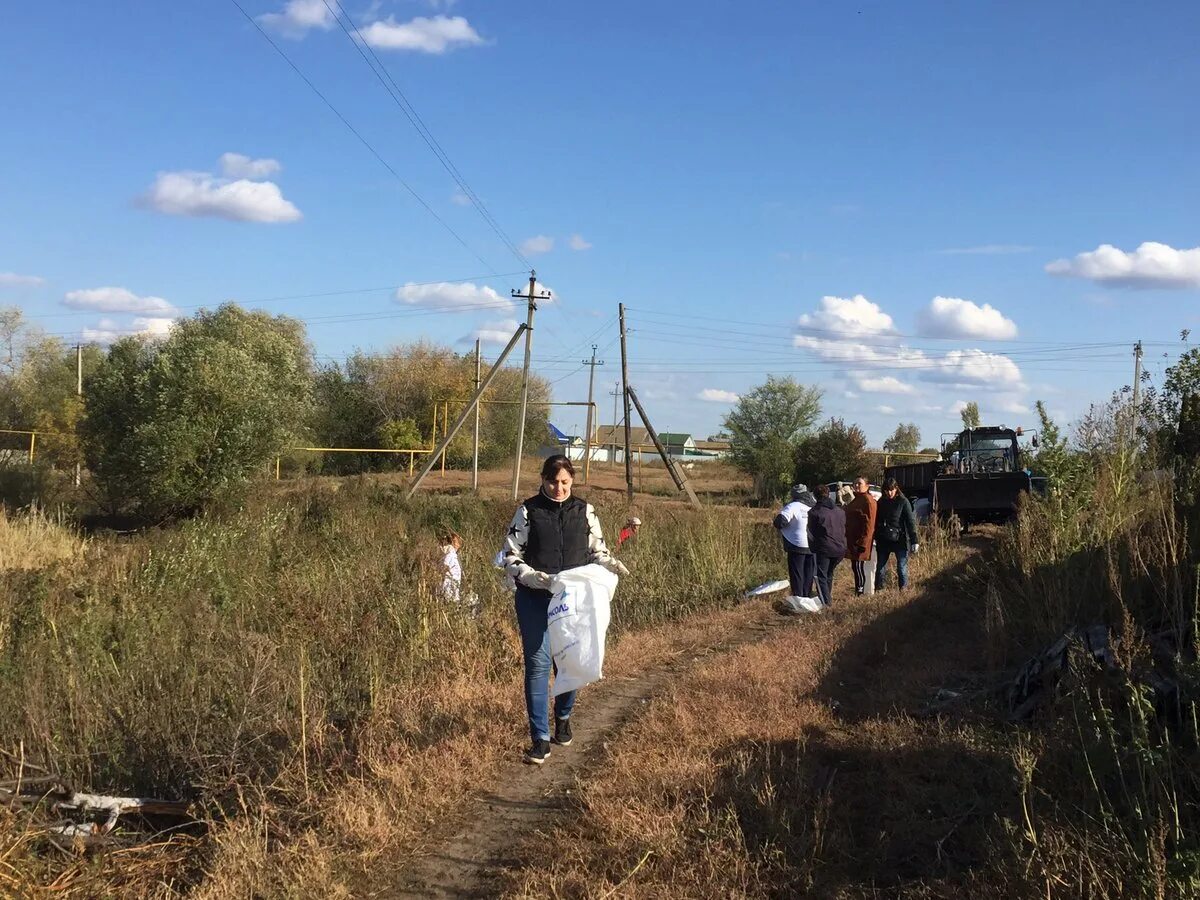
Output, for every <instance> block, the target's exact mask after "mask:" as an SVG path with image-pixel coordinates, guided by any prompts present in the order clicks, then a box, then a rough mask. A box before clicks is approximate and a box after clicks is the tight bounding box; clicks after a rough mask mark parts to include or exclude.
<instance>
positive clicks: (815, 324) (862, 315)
mask: <svg viewBox="0 0 1200 900" xmlns="http://www.w3.org/2000/svg"><path fill="white" fill-rule="evenodd" d="M800 327H801V329H802V330H810V331H824V332H829V333H831V334H834V335H836V336H839V337H843V338H845V337H878V336H881V335H888V334H892V333H894V332H895V330H896V329H895V325H894V323H893V322H892V317H891V316H889V315H888V314H887V313H885V312H884V311H883V310H882V309H880V308H879V305H878V304H876V303H872V302H871V301H870V300H868V299H867V298H866V297H864V296H863V295H862V294H856V295H855V296H853V297H822V298H821V308H820V309H818V310H817V311H816V312H813V313H805V314H804V315H802V316H801V317H800Z"/></svg>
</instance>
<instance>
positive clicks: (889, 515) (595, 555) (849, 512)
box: [439, 455, 920, 765]
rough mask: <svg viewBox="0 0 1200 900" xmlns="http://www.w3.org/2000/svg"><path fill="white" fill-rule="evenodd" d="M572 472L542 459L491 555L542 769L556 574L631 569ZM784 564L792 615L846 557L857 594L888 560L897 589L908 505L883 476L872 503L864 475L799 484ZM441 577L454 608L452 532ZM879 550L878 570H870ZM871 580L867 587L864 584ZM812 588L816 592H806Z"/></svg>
mask: <svg viewBox="0 0 1200 900" xmlns="http://www.w3.org/2000/svg"><path fill="white" fill-rule="evenodd" d="M574 481H575V468H574V465H573V464H572V462H571V460H570V459H568V458H567V457H566V456H562V455H555V456H551V457H550V458H548V459H547V460H546V461H545V464H544V465H543V466H542V471H541V486H540V489H539V491H538V492H537V494H535V495H534V496H532V497H530V498H529V499H527V500H525V502H523V503H522V504H521V505H520V506H519V507H517V511H516V513H515V514H514V516H513V519H512V522H511V523H510V525H509V528H508V533H507V534H506V536H505V539H504V546H503V548H502V549H501V551H500V554H499V555H498V557H497V562H498V564H499V565H500V566H501V567H502V568H503V569H504V570H505V572H506V574H507V576H508V577H509V578H510V579H511V581H512V584H513V587H514V605H515V611H516V620H517V631H518V632H519V634H520V638H521V648H522V655H523V658H524V664H525V708H526V713H527V715H528V719H529V737H530V746H529V748H528V749H527V750H526V751H525V753H524V756H523V758H524V761H525V762H527V763H530V764H533V765H541V764H542V763H544V762H545V761H546V760H547V759H548V758H549V756H550V749H551V746H552V745H553V744H557V745H559V746H562V747H565V746H567V745H569V744H570V743H571V741H572V733H571V712H572V710H573V708H574V706H575V692H574V691H572V692H569V693H564V694H559V695H557V696H556V697H554V700H553V709H554V726H553V730H551V725H550V715H549V707H550V673H551V671H552V668H553V661H552V659H551V656H550V646H549V632H548V624H547V614H548V611H549V607H550V600H551V596H552V595H551V593H550V588H551V586H552V582H553V578H554V576H555V575H556V574H558V573H560V572H563V571H566V570H567V569H573V568H576V567H579V566H584V565H587V564H589V563H596V564H599V565H601V566H603V567H604V568H606V569H608V570H609V571H610V572H613V573H615V574H617V575H628V574H629V570H628V568H626V567H625V565H624V564H623V563H622V562H621V561H620V560H618V559H617V558H616V557H615V556H614V555H613V553H612V552H611V551H610V550H609V548H608V546H607V545H606V544H605V541H604V535H603V532H602V531H601V528H600V520H599V519H598V518H597V516H596V511H595V509H594V508H593V507H592V505H591V504H590V503H587V502H585V501H584V500H583V499H581V498H579V497H577V496H575V495H574V494H573V492H572V488H573V486H574ZM641 524H642V523H641V521H640V520H639V519H637V518H636V517H633V518H630V519H628V520H627V522H626V524H625V527H624V528H622V529H621V532H620V534H619V536H618V547H619V546H621V545H622V544H625V543H627V542H629V541H631V540H634V539H636V537H637V533H638V529H639V528H640V526H641ZM774 525H775V527H776V528H777V529H779V532H780V536H781V537H782V539H783V544H784V548H785V550H786V551H787V559H788V581H789V586H790V588H791V594H792V596H791V597H789V600H790V601H794V602H795V604H796V605H797V606H798V609H797V611H799V610H806V611H809V612H820V611H821V610H822V609H825V608H826V607H828V606H829V605H830V604H831V603H832V600H833V579H834V573H835V571H836V570H837V567H838V564H839V563H840V562H841V561H842V560H843V559H848V560H850V565H851V569H852V570H853V572H854V590H855V593H856V594H864V593H867V592H868V588H869V587H873V588H874V589H876V590H881V589H883V588H884V587H885V586H886V583H887V580H888V573H887V567H888V563H889V561H890V559H891V558H892V557H893V556H894V557H895V558H896V573H897V580H898V582H899V586H900V589H901V590H904V589H905V587H907V585H908V556H909V553H910V552H914V553H915V552H916V551H917V550H918V548H919V546H920V545H919V543H918V540H919V538H918V534H917V522H916V517H915V516H914V514H913V507H912V504H911V503H910V502H909V501H908V498H906V497H905V496H904V494H903V493H901V492H900V488H899V485H897V483H896V481H895V480H894V479H889V480H888V481H887V482H886V483H885V484H884V487H883V491H882V494H881V495H880V496H879V497H878V499H877V498H876V496H875V494H874V493H873V492H872V490H871V486H870V483H869V482H868V481H867V479H866V478H865V477H860V478H857V479H855V481H854V482H853V487H852V488H851V487H850V486H846V487H844V488H841V489H839V490H838V492H837V494H836V495H835V494H834V492H833V490H831V488H830V486H829V485H826V484H819V485H817V486H816V487H814V488H813V489H812V490H811V491H810V490H809V489H808V487H807V486H806V485H803V484H798V485H796V486H795V487H793V488H792V495H791V502H789V503H788V504H787V505H786V506H784V507H783V508H782V509H781V510H780V511H779V513H778V515H776V516H775V519H774ZM439 538H440V541H439V543H440V544H441V550H442V554H443V559H442V561H443V566H444V570H445V580H444V582H443V585H442V590H443V594H444V595H445V596H446V597H447V598H448V599H452V600H455V601H458V602H462V600H463V595H462V591H461V580H462V570H461V566H460V563H459V559H458V550H459V548H460V547H461V538H459V536H458V535H457V534H454V533H453V532H445V533H443V534H441V535H439ZM875 554H878V567H877V568H876V570H875V571H874V573H873V574H872V573H871V572H870V569H869V566H870V563H871V561H872V560H873V559H874V558H875ZM872 581H873V583H872ZM814 585H815V587H816V593H815V595H814V594H813V588H814Z"/></svg>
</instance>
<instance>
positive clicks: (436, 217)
mask: <svg viewBox="0 0 1200 900" xmlns="http://www.w3.org/2000/svg"><path fill="white" fill-rule="evenodd" d="M229 2H230V3H232V4H233V5H234V6H236V7H237V8H238V11H239V12H240V13H241V14H242V15H243V16H244V17H245V19H246V21H247V22H249V23H250V24H251V25H253V26H254V28H255V30H256V31H257V32H258V33H259V34H260V35H262V37H263V40H265V41H266V42H267V43H268V44H270V45H271V46H272V47H273V48H274V50H275V52H276V53H278V54H279V55H280V56H281V57H283V60H284V62H286V63H287V64H288V65H289V66H291V68H292V71H293V72H295V73H296V74H297V75H299V76H300V78H301V80H302V81H303V82H304V83H305V84H306V85H308V87H309V88H310V89H311V90H312V92H313V93H314V94H316V95H317V96H318V97H320V98H321V101H322V102H323V103H324V104H325V105H326V106H328V107H329V109H330V111H331V112H332V113H333V114H334V115H335V116H337V117H338V119H340V120H341V122H342V124H343V125H345V126H346V127H347V128H348V129H349V130H350V133H351V134H353V135H354V136H355V137H356V138H358V140H359V141H360V142H361V143H362V145H363V146H364V147H366V148H367V149H368V150H369V151H370V152H371V155H372V156H374V157H375V158H376V159H377V160H379V162H380V164H381V165H382V166H383V167H384V168H385V169H387V170H388V171H389V172H390V173H391V174H392V177H393V178H395V179H396V181H398V182H400V185H401V186H402V187H403V188H404V189H405V190H406V191H408V193H409V194H410V195H412V198H413V199H414V200H416V201H417V203H419V204H420V205H421V206H422V207H424V209H425V211H426V212H427V213H429V215H431V216H432V217H433V218H434V220H435V221H437V223H438V224H439V225H441V226H442V227H443V228H444V229H446V231H448V232H449V233H450V235H451V236H452V237H453V238H454V239H455V240H456V241H458V243H459V244H460V245H461V246H462V248H463V249H464V250H466V251H467V252H468V253H470V254H471V255H472V256H474V257H475V258H476V259H477V260H479V261H480V262H481V263H482V264H483V265H484V266H485V267H487V269H488V271H490V272H495V271H496V267H495V266H493V265H492V264H491V263H489V262H488V261H487V260H486V259H484V258H483V257H482V256H481V255H479V254H478V253H477V252H476V251H475V250H473V249H472V248H471V246H470V245H469V244H468V243H467V242H466V241H465V240H463V238H462V235H460V234H459V233H458V232H457V231H455V230H454V229H453V228H452V227H451V226H450V223H449V222H447V221H446V220H445V219H443V218H442V217H441V216H439V215H438V214H437V212H436V211H434V209H433V207H432V206H430V205H429V204H428V203H426V202H425V199H424V198H423V197H422V196H421V195H420V194H418V193H417V192H416V190H415V189H414V188H413V187H412V185H410V184H409V183H408V182H407V181H405V180H404V179H403V178H402V177H401V176H400V173H399V172H397V171H396V170H395V169H394V168H393V167H392V164H391V163H389V162H388V161H387V160H386V159H384V158H383V156H382V154H380V152H379V151H378V150H376V149H375V147H374V146H373V145H372V144H371V142H370V141H368V140H367V139H366V138H365V137H363V135H362V133H361V132H360V131H359V130H358V129H357V128H355V127H354V126H353V125H351V124H350V120H349V119H347V118H346V117H345V116H344V115H342V113H341V111H340V110H338V108H337V107H336V106H334V105H333V103H332V102H331V101H330V100H329V98H328V97H326V96H325V95H324V94H323V93H321V91H320V89H319V88H318V87H317V86H316V85H315V84H313V82H312V81H311V80H310V79H309V77H308V76H307V75H305V74H304V72H303V70H302V69H301V68H300V67H299V66H298V65H296V63H295V62H293V61H292V58H291V57H290V56H288V55H287V54H286V53H285V52H284V51H283V48H282V47H280V46H279V45H278V44H277V43H275V41H274V40H272V38H271V36H270V35H269V34H267V32H266V31H265V30H264V29H263V27H262V26H261V25H259V24H258V21H257V20H256V19H255V18H254V17H253V16H251V15H250V14H249V13H248V12H246V10H245V8H244V7H243V6H242V4H241V3H239V2H238V0H229Z"/></svg>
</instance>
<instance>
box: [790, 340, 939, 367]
mask: <svg viewBox="0 0 1200 900" xmlns="http://www.w3.org/2000/svg"><path fill="white" fill-rule="evenodd" d="M792 343H793V344H794V345H795V346H796V347H797V348H799V349H801V350H811V351H812V352H813V353H815V354H816V355H817V356H819V357H821V358H822V359H825V360H829V361H830V362H844V363H856V364H859V365H873V366H896V367H918V368H919V367H920V366H922V365H925V364H926V363H927V361H928V359H927V357H926V356H925V354H924V353H923V352H921V351H920V350H911V349H909V348H908V347H897V346H892V345H889V344H864V343H862V342H861V341H844V340H836V339H833V338H815V337H809V336H808V335H804V334H797V335H795V336H793V338H792Z"/></svg>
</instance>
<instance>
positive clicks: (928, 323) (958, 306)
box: [917, 297, 1017, 340]
mask: <svg viewBox="0 0 1200 900" xmlns="http://www.w3.org/2000/svg"><path fill="white" fill-rule="evenodd" d="M917 323H918V329H919V331H920V333H921V334H923V335H925V336H926V337H939V338H979V339H983V340H1011V339H1012V338H1015V337H1016V336H1017V325H1016V323H1015V322H1013V320H1012V319H1008V318H1005V317H1004V315H1003V314H1002V313H1001V312H1000V310H998V309H996V308H995V307H994V306H992V305H991V304H990V303H985V304H983V306H979V305H977V304H975V303H972V302H971V301H970V300H962V299H960V298H958V297H934V298H933V299H932V300H931V301H929V306H927V307H926V308H925V309H923V310H921V314H920V316H919V317H918V319H917Z"/></svg>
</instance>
